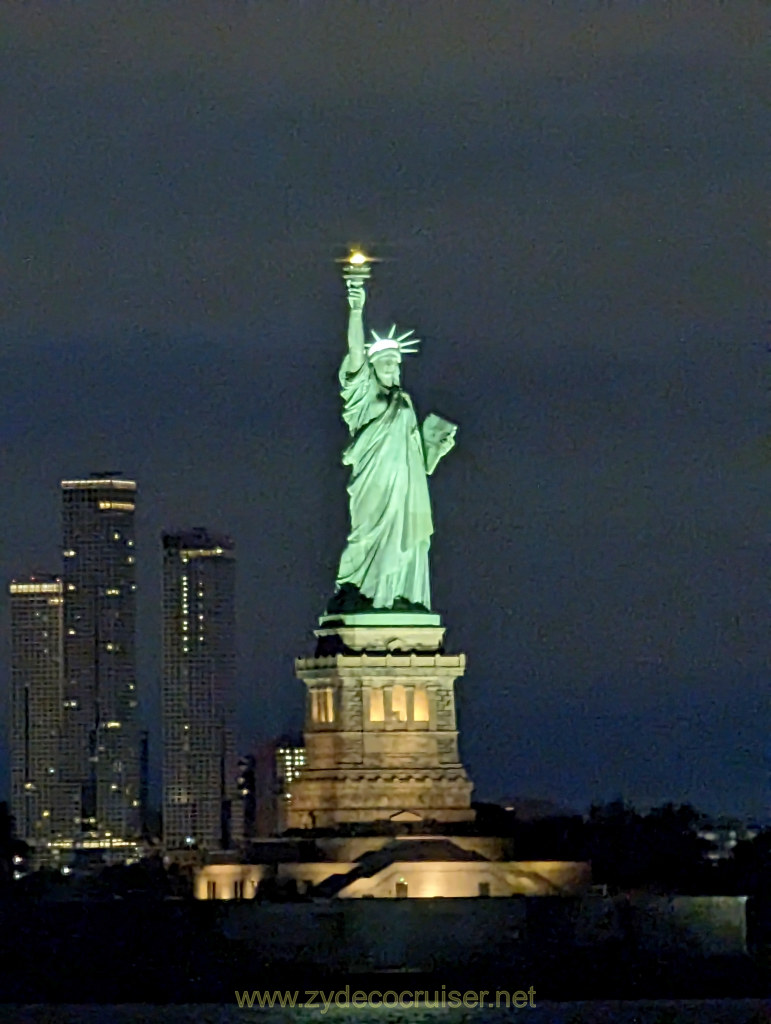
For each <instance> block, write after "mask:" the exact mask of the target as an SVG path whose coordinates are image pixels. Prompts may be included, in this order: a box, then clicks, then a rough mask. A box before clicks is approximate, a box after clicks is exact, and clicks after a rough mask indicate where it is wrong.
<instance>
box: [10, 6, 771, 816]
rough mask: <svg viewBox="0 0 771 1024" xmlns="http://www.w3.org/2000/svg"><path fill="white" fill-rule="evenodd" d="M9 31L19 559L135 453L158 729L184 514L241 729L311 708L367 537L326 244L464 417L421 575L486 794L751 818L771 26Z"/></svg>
mask: <svg viewBox="0 0 771 1024" xmlns="http://www.w3.org/2000/svg"><path fill="white" fill-rule="evenodd" d="M4 19H5V21H6V30H5V33H4V35H5V41H4V43H3V46H4V52H3V59H2V62H0V75H2V77H3V79H4V82H3V83H2V84H3V88H2V90H0V91H1V92H2V94H3V96H4V99H3V103H4V110H3V111H2V123H3V125H4V142H3V147H2V154H1V155H0V160H1V162H2V163H1V166H2V180H3V196H4V201H3V210H2V215H1V217H0V228H1V230H2V235H1V237H0V270H1V271H2V273H1V275H0V290H1V292H2V296H1V297H2V312H1V316H2V321H1V322H0V430H1V431H2V437H3V438H4V444H3V450H2V483H3V487H2V497H1V498H0V507H1V508H2V516H3V521H4V527H5V528H4V531H3V534H4V536H3V543H2V546H0V573H1V574H2V578H3V579H7V578H8V577H9V576H10V575H12V574H13V573H15V572H19V571H25V570H29V569H34V568H40V569H49V570H54V571H55V570H56V569H57V568H58V566H59V546H60V541H59V521H58V517H59V496H58V481H59V480H60V479H61V478H63V477H71V476H73V475H79V474H82V473H87V472H89V471H90V470H92V469H101V468H104V467H107V466H109V467H111V468H113V467H121V468H122V469H123V470H124V471H125V472H126V474H127V475H130V476H133V477H134V478H135V479H137V480H138V482H139V485H140V506H139V507H140V518H139V528H138V548H139V562H140V565H139V572H140V585H141V607H140V616H141V617H140V627H141V640H140V653H141V680H140V682H141V685H142V687H143V710H144V713H145V717H146V719H147V720H148V721H149V720H153V721H154V722H157V715H158V707H157V696H158V672H159V642H158V637H159V632H160V625H159V618H158V605H159V593H160V560H161V554H160V541H159V534H160V531H161V529H162V528H166V527H179V526H189V525H197V524H207V525H209V526H211V527H212V528H213V529H217V530H223V531H226V532H229V533H231V534H232V535H233V536H234V538H235V540H236V543H237V546H238V557H239V614H240V626H239V635H240V648H241V676H240V684H239V709H240V726H241V739H242V743H243V744H244V745H246V744H253V743H255V742H257V741H258V740H260V739H264V738H266V737H267V736H269V735H271V734H273V733H275V732H276V731H279V730H281V729H283V728H286V727H290V726H294V727H299V724H300V719H301V707H302V699H303V690H302V686H301V684H300V683H299V682H297V681H296V680H294V678H293V673H292V658H293V657H294V656H296V655H305V654H307V653H309V652H310V650H311V636H310V630H311V629H312V628H313V625H314V622H315V616H316V615H317V614H318V613H319V612H320V611H321V610H322V608H323V605H324V603H325V601H326V599H327V597H328V596H329V594H330V588H331V586H332V581H333V578H334V573H335V568H336V563H337V559H338V557H339V553H340V551H341V549H342V546H343V543H344V537H345V532H346V512H347V510H346V504H345V474H344V472H343V470H342V468H341V467H339V453H340V449H341V447H342V446H343V445H344V443H345V432H344V429H343V426H342V424H341V423H340V421H339V400H338V397H337V394H336V381H335V373H336V367H337V363H338V361H339V359H340V357H341V355H342V352H343V350H344V328H345V312H346V310H345V301H344V295H343V291H342V286H341V284H340V282H339V279H338V276H337V269H336V267H335V265H334V263H333V262H332V260H333V258H334V257H335V256H336V255H340V254H341V252H342V251H343V250H344V248H345V245H346V243H347V242H348V241H353V240H361V241H363V242H367V243H371V244H372V245H373V247H375V248H376V250H377V251H378V252H379V253H380V254H381V255H383V256H385V257H387V259H386V260H385V261H384V262H383V263H382V264H380V265H379V266H378V267H377V270H376V281H375V284H374V285H373V288H372V293H371V301H370V303H369V308H368V312H369V321H370V323H371V325H372V326H375V327H378V328H382V327H387V326H388V325H389V324H390V322H391V318H393V319H396V320H397V321H398V322H399V323H400V324H404V325H405V327H415V328H416V329H417V333H418V334H419V336H420V337H422V338H423V339H425V340H424V344H423V346H422V353H421V354H420V355H419V356H417V357H412V358H410V359H409V361H407V362H406V365H405V369H404V377H405V382H406V384H407V386H408V388H409V389H410V390H411V392H412V393H413V395H414V397H415V400H416V403H417V405H418V408H419V410H421V411H422V412H423V413H425V412H428V411H430V410H432V409H436V410H437V411H439V412H441V413H442V414H444V415H445V416H447V417H449V418H450V419H452V420H455V421H456V422H458V423H459V424H460V432H459V435H458V447H457V449H456V450H455V451H454V452H453V453H452V454H451V456H450V457H449V458H448V459H447V460H446V461H445V462H444V463H443V464H442V466H441V467H440V469H439V470H438V472H437V475H436V477H435V478H434V481H433V497H434V507H435V521H436V535H435V543H434V547H433V549H432V553H433V590H434V596H435V603H436V606H437V608H438V609H439V610H440V611H441V612H442V613H443V614H444V616H445V619H446V623H447V626H448V645H449V646H451V647H452V648H454V649H456V650H464V651H466V652H467V654H468V657H469V668H468V674H467V676H466V678H465V679H464V680H463V681H462V682H461V684H460V687H459V691H460V707H461V725H462V734H461V745H462V750H463V752H464V757H465V760H466V762H467V764H468V766H469V769H470V772H471V774H472V777H473V778H474V779H475V781H476V783H477V794H478V796H479V797H482V798H492V797H497V796H499V795H503V794H507V795H512V794H520V795H528V796H534V797H536V796H537V797H551V798H553V799H555V800H558V801H561V802H564V803H568V804H571V805H574V806H579V807H582V806H585V805H586V804H587V803H588V802H589V801H590V800H591V799H602V798H606V797H611V796H614V795H615V794H618V793H622V794H623V795H625V796H627V797H628V798H630V799H633V800H635V801H639V802H641V803H647V802H657V801H663V800H666V799H675V800H691V801H693V802H694V803H696V804H697V805H699V806H701V807H704V808H705V809H707V810H725V811H732V810H735V811H737V812H741V813H754V814H763V815H765V814H766V811H767V805H768V775H769V763H768V749H767V748H768V743H767V736H768V735H769V732H770V726H771V710H769V700H768V689H769V675H770V673H769V597H768V580H769V572H770V570H771V564H770V562H771V559H770V558H769V526H768V508H769V498H770V497H771V495H770V494H769V461H768V411H769V406H768V391H767V388H768V359H769V356H768V353H767V350H766V346H765V340H764V333H763V332H764V321H765V320H766V319H767V307H766V305H765V292H766V286H767V281H766V278H767V271H768V265H767V251H766V248H765V241H764V237H763V236H764V232H763V223H764V220H765V217H766V212H767V188H766V186H767V167H768V165H769V152H768V149H769V147H768V139H769V137H770V135H769V129H770V128H771V125H770V124H769V119H768V114H767V111H765V112H764V108H763V103H762V99H763V96H764V94H765V93H766V91H767V88H768V84H769V83H768V75H767V50H766V48H765V40H766V39H767V38H768V28H769V26H768V20H769V19H768V7H767V5H764V4H762V3H760V2H758V3H751V2H746V3H745V2H742V0H734V2H732V3H731V4H721V3H717V2H714V3H713V2H711V0H705V2H704V3H700V4H685V3H682V4H680V3H653V2H650V3H644V2H637V3H633V2H623V0H619V2H616V3H590V2H584V3H581V2H578V0H576V2H571V3H568V2H553V3H549V4H547V3H545V2H543V0H533V2H531V3H528V2H522V3H511V4H501V3H492V2H487V0H475V2H474V3H473V4H472V3H461V2H457V3H455V2H433V0H424V2H422V3H420V4H407V3H395V2H392V3H389V2H385V0H383V2H380V3H377V4H375V3H365V2H363V0H362V2H359V3H354V2H352V0H345V2H343V0H339V2H338V0H325V2H324V3H323V4H321V3H304V2H299V0H298V2H293V0H280V2H275V3H271V2H267V0H263V2H260V3H247V2H239V3H236V2H233V3H229V4H221V3H216V4H215V3H198V2H195V0H186V2H185V3H168V4H163V5H160V4H154V3H139V2H131V3H122V2H113V0H111V2H109V3H108V2H106V0H105V2H102V3H89V2H84V3H79V4H77V5H69V4H68V5H64V4H62V5H54V4H42V3H40V4H24V5H21V4H19V5H13V6H12V7H11V8H10V9H9V10H6V11H5V12H4ZM2 629H3V639H4V641H7V613H6V614H5V615H4V616H3V617H2ZM4 650H5V651H6V652H7V642H6V644H5V647H4ZM0 684H2V691H3V693H4V694H7V688H8V658H7V656H4V657H3V658H2V661H0ZM156 758H157V750H156ZM4 764H5V759H3V760H2V761H1V762H0V768H3V766H4ZM2 788H3V789H4V790H6V791H7V789H8V786H7V785H5V786H4V787H2Z"/></svg>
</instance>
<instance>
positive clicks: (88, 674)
mask: <svg viewBox="0 0 771 1024" xmlns="http://www.w3.org/2000/svg"><path fill="white" fill-rule="evenodd" d="M135 498H136V484H135V483H134V482H133V481H131V480H123V479H121V478H120V474H116V473H105V474H92V475H91V476H90V477H89V478H87V479H84V480H63V481H62V500H63V508H62V513H63V515H62V528H63V529H62V533H63V557H64V570H63V574H62V575H63V581H64V595H63V596H64V693H63V698H64V699H63V722H62V749H61V774H62V781H63V783H64V785H65V786H69V787H71V791H72V802H73V806H72V808H71V816H72V819H73V825H74V830H75V833H76V834H79V833H80V834H82V833H91V834H93V835H95V836H96V837H97V838H99V839H102V838H104V839H106V840H116V839H123V840H125V839H128V838H131V837H135V836H137V835H138V833H139V821H140V807H139V735H138V726H137V721H136V718H137V716H136V707H137V692H136V658H135V606H136V582H135V568H136V567H135V549H134V509H135Z"/></svg>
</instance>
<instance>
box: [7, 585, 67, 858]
mask: <svg viewBox="0 0 771 1024" xmlns="http://www.w3.org/2000/svg"><path fill="white" fill-rule="evenodd" d="M8 590H9V594H10V599H11V602H10V603H11V811H12V814H13V816H14V818H15V820H16V832H17V834H18V835H19V836H20V837H21V838H22V839H24V841H25V842H27V843H29V844H30V845H31V846H33V847H34V848H35V852H36V854H37V855H38V856H39V855H41V854H42V853H43V851H44V850H45V847H46V844H47V843H48V842H50V841H51V839H53V838H54V837H55V836H56V835H58V834H61V832H62V831H66V830H67V828H68V827H69V824H70V823H69V821H68V820H67V817H68V813H67V806H66V802H65V801H63V800H62V795H63V794H62V791H61V785H60V777H59V741H60V730H61V718H62V713H63V708H62V668H63V657H64V653H63V634H64V617H63V599H62V594H63V587H62V581H61V579H60V578H59V577H58V576H29V577H25V578H23V579H22V578H19V579H15V580H13V581H12V582H11V584H10V586H9V588H8Z"/></svg>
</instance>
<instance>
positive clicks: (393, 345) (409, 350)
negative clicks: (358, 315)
mask: <svg viewBox="0 0 771 1024" xmlns="http://www.w3.org/2000/svg"><path fill="white" fill-rule="evenodd" d="M414 333H415V332H414V331H407V332H406V333H405V334H400V335H399V337H398V338H397V337H395V335H396V324H394V325H393V326H392V327H391V330H390V331H389V332H388V334H386V335H385V336H384V337H382V338H381V337H380V335H379V334H377V333H376V332H375V331H372V337H373V338H374V339H375V340H374V341H370V342H369V343H368V345H367V355H368V356H369V358H370V359H375V358H377V356H379V355H382V354H383V353H385V352H395V353H396V354H397V355H398V356H399V357H400V358H401V355H402V353H404V354H405V355H413V354H414V353H415V352H417V351H418V350H417V348H416V347H415V346H417V345H419V344H420V338H411V337H410V335H411V334H414ZM407 339H409V340H407Z"/></svg>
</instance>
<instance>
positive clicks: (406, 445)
mask: <svg viewBox="0 0 771 1024" xmlns="http://www.w3.org/2000/svg"><path fill="white" fill-rule="evenodd" d="M346 284H347V289H348V304H349V308H350V313H349V320H348V352H347V354H346V356H345V358H344V359H343V363H342V366H341V367H340V393H341V396H342V399H343V419H344V420H345V423H346V425H347V427H348V430H349V432H350V434H351V442H350V444H349V445H348V447H347V448H346V449H345V451H344V452H343V464H344V465H346V466H349V467H350V470H351V476H350V480H349V483H348V497H349V507H350V522H351V530H350V533H349V535H348V542H347V544H346V547H345V550H344V551H343V554H342V558H341V559H340V568H339V570H338V573H337V593H336V594H335V597H334V598H333V599H332V601H331V602H330V604H329V606H328V609H327V611H328V612H330V613H346V614H347V613H355V612H374V611H377V610H384V609H385V610H393V611H401V612H406V613H420V612H423V613H425V612H427V611H428V610H429V609H430V608H431V588H430V582H429V570H428V549H429V546H430V543H431V534H432V533H433V522H432V518H431V501H430V498H429V493H428V480H427V477H428V476H429V475H430V474H431V473H432V472H433V471H434V469H435V468H436V465H437V463H438V462H439V460H440V459H441V457H442V456H443V455H445V454H446V453H447V452H448V451H449V450H450V449H451V448H452V447H453V445H454V443H455V431H456V429H457V428H456V427H455V425H454V424H452V423H450V422H449V421H447V420H444V419H443V418H442V417H440V416H437V415H436V414H431V415H429V416H428V417H427V418H426V420H425V422H424V424H423V429H422V430H421V429H420V428H419V426H418V420H417V416H416V414H415V408H414V406H413V403H412V399H411V398H410V396H409V395H408V394H407V392H406V391H404V389H403V388H402V386H401V354H402V351H403V350H404V351H408V350H409V351H414V348H411V347H410V346H414V345H416V344H417V341H416V340H415V339H411V340H410V341H406V342H405V341H404V340H403V339H404V337H406V335H404V336H402V338H396V337H394V329H393V328H392V330H391V332H390V334H389V335H388V336H387V337H385V338H378V337H377V335H376V336H375V341H374V342H373V343H371V344H370V345H366V344H365V341H364V326H363V310H364V302H365V290H364V281H363V279H361V278H355V277H353V278H352V277H351V276H350V275H347V277H346ZM410 333H411V332H410Z"/></svg>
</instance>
